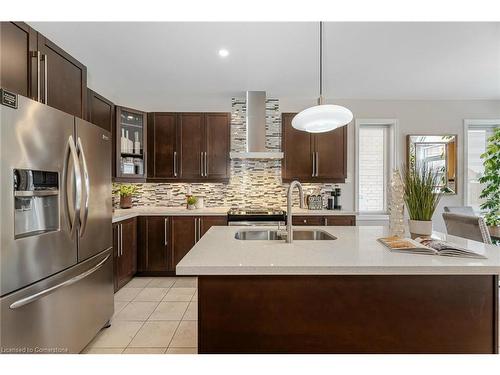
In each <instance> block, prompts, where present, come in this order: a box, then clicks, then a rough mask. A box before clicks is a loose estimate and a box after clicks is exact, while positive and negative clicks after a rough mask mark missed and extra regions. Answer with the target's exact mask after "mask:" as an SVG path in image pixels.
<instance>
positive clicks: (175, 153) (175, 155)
mask: <svg viewBox="0 0 500 375" xmlns="http://www.w3.org/2000/svg"><path fill="white" fill-rule="evenodd" d="M174 177H177V151H174Z"/></svg>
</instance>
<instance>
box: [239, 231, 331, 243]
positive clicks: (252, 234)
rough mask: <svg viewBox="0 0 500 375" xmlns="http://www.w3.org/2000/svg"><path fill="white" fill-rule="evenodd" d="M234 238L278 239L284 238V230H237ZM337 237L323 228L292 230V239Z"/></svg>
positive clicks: (244, 239) (312, 239)
mask: <svg viewBox="0 0 500 375" xmlns="http://www.w3.org/2000/svg"><path fill="white" fill-rule="evenodd" d="M234 238H236V239H237V240H243V241H252V240H260V241H280V240H284V239H285V238H286V232H281V231H277V230H248V229H246V230H239V231H238V232H236V234H235V236H234ZM336 239H337V237H335V236H332V235H331V234H330V233H328V232H325V231H324V230H293V240H294V241H332V240H336Z"/></svg>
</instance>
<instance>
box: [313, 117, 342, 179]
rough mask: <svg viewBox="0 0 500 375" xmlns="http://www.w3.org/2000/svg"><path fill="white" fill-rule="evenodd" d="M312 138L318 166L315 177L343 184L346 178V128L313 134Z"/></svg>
mask: <svg viewBox="0 0 500 375" xmlns="http://www.w3.org/2000/svg"><path fill="white" fill-rule="evenodd" d="M313 138H314V152H316V155H317V156H316V163H317V164H318V165H317V167H316V170H317V172H318V173H317V176H315V177H316V178H318V179H328V180H335V181H336V182H344V181H345V179H346V178H347V126H342V127H341V128H337V129H335V130H332V131H329V132H326V133H321V134H315V135H314V136H313ZM337 179H338V181H337Z"/></svg>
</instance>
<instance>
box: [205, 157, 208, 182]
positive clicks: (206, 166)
mask: <svg viewBox="0 0 500 375" xmlns="http://www.w3.org/2000/svg"><path fill="white" fill-rule="evenodd" d="M204 154H205V177H208V158H207V152H206V151H205V152H204Z"/></svg>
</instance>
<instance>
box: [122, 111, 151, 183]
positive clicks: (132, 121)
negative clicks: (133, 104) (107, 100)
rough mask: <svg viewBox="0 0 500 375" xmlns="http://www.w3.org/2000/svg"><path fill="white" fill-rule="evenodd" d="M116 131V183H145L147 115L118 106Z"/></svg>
mask: <svg viewBox="0 0 500 375" xmlns="http://www.w3.org/2000/svg"><path fill="white" fill-rule="evenodd" d="M115 129H116V130H115V148H116V153H115V155H116V178H115V181H117V182H127V181H128V182H141V181H145V179H146V165H147V152H146V150H147V142H146V139H147V114H146V113H145V112H142V111H138V110H136V109H131V108H126V107H118V106H117V107H116V128H115Z"/></svg>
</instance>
